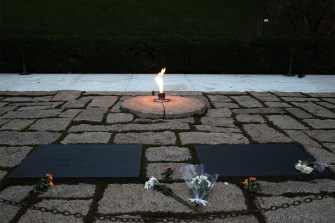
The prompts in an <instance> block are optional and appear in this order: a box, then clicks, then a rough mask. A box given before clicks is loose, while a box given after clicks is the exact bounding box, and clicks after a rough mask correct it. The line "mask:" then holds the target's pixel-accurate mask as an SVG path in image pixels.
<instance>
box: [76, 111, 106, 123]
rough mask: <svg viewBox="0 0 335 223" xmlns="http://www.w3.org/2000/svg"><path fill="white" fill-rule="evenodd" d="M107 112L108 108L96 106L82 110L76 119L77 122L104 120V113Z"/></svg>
mask: <svg viewBox="0 0 335 223" xmlns="http://www.w3.org/2000/svg"><path fill="white" fill-rule="evenodd" d="M106 112H107V108H95V107H90V108H87V109H85V110H83V111H82V112H80V113H79V115H78V116H77V117H76V118H75V119H74V121H75V122H82V121H87V122H96V123H99V122H102V120H103V118H104V114H105V113H106Z"/></svg>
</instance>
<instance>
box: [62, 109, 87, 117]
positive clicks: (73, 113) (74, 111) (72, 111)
mask: <svg viewBox="0 0 335 223" xmlns="http://www.w3.org/2000/svg"><path fill="white" fill-rule="evenodd" d="M81 111H82V109H67V110H66V111H64V112H63V113H62V114H60V115H59V117H62V118H70V119H73V118H74V117H76V116H77V115H78V114H79V112H81Z"/></svg>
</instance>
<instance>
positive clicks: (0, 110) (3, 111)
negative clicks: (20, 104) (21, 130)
mask: <svg viewBox="0 0 335 223" xmlns="http://www.w3.org/2000/svg"><path fill="white" fill-rule="evenodd" d="M15 108H17V106H4V107H1V108H0V115H3V114H6V113H7V112H10V111H13V110H14V109H15ZM2 118H4V117H2Z"/></svg>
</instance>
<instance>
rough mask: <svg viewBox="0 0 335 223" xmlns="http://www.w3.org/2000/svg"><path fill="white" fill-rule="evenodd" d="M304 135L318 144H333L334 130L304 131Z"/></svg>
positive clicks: (334, 139)
mask: <svg viewBox="0 0 335 223" xmlns="http://www.w3.org/2000/svg"><path fill="white" fill-rule="evenodd" d="M305 133H306V134H307V135H309V136H310V137H312V138H314V139H316V140H318V141H320V142H335V130H306V131H305Z"/></svg>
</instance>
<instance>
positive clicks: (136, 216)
mask: <svg viewBox="0 0 335 223" xmlns="http://www.w3.org/2000/svg"><path fill="white" fill-rule="evenodd" d="M115 218H131V219H133V218H134V219H136V220H129V222H144V220H143V219H142V218H141V216H139V215H116V216H115ZM137 219H138V220H137ZM142 220H143V221H142ZM110 222H111V221H110V220H109V219H106V220H96V221H94V223H110ZM113 222H114V223H124V222H126V220H116V221H114V219H113Z"/></svg>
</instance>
